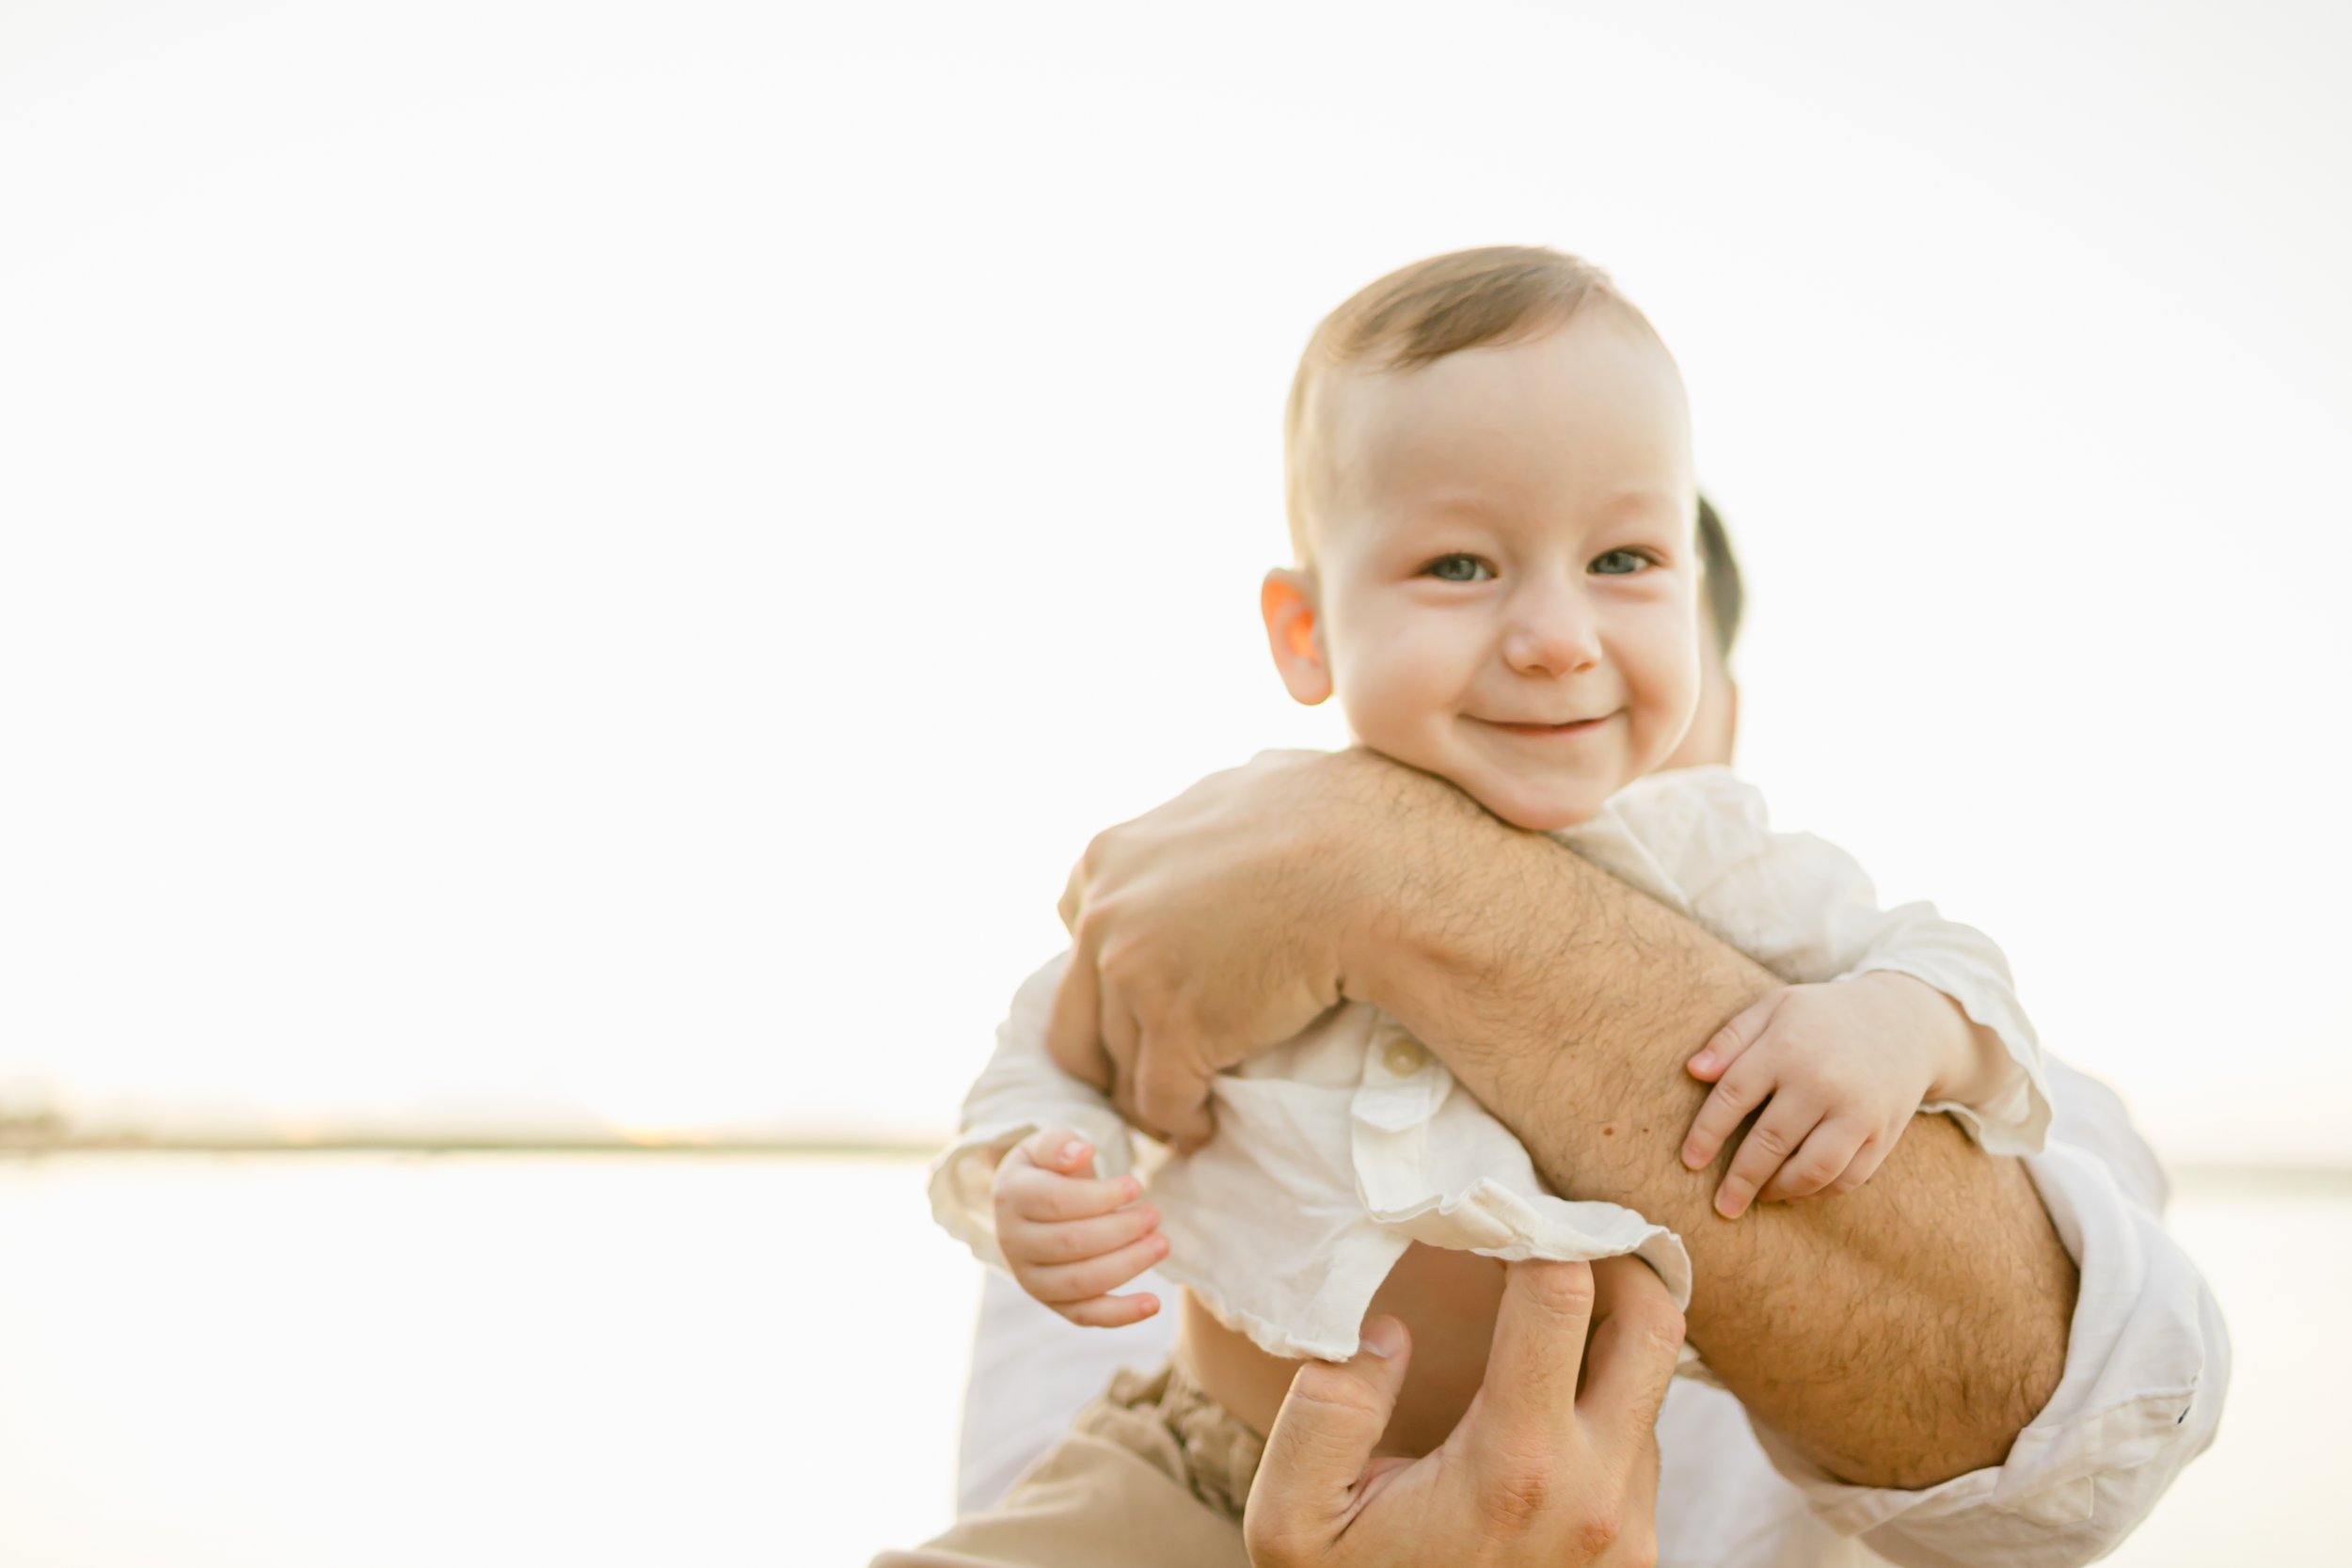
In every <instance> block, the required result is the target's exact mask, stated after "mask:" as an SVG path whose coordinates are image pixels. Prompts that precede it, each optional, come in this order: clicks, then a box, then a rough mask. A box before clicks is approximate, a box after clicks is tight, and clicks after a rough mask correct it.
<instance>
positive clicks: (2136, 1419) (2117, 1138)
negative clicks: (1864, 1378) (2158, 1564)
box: [1756, 1061, 2230, 1568]
mask: <svg viewBox="0 0 2352 1568" xmlns="http://www.w3.org/2000/svg"><path fill="white" fill-rule="evenodd" d="M2047 1067H2048V1069H2049V1070H2050V1073H2051V1077H2052V1080H2053V1082H2054V1084H2055V1085H2056V1086H2057V1088H2058V1095H2059V1101H2058V1117H2057V1125H2056V1126H2055V1128H2054V1130H2053V1132H2052V1135H2051V1138H2050V1143H2049V1147H2048V1148H2047V1149H2046V1150H2044V1151H2043V1152H2042V1154H2040V1155H2037V1156H2034V1157H2033V1158H2030V1159H2028V1160H2027V1161H2026V1171H2027V1173H2028V1174H2029V1175H2030V1176H2031V1177H2032V1179H2033V1183H2034V1186H2035V1188H2036V1190H2037V1191H2038V1192H2039V1193H2040V1194H2041V1196H2042V1203H2043V1205H2044V1206H2045V1207H2046V1208H2047V1209H2048V1210H2049V1213H2050V1218H2051V1221H2052V1223H2053V1224H2054V1225H2055V1226H2056V1227H2057V1230H2058V1238H2059V1240H2060V1241H2061V1242H2062V1243H2064V1244H2065V1246H2066V1250H2067V1251H2068V1252H2069V1253H2070V1254H2071V1255H2073V1257H2074V1261H2075V1263H2076V1264H2077V1266H2078V1267H2079V1268H2080V1270H2081V1285H2080V1289H2079V1291H2078V1293H2077V1295H2076V1298H2075V1307H2074V1322H2073V1324H2072V1326H2071V1328H2070V1330H2069V1334H2068V1338H2067V1347H2066V1370H2065V1371H2064V1373H2063V1374H2062V1375H2061V1376H2060V1378H2059V1381H2058V1389H2057V1391H2056V1392H2055V1393H2054V1394H2052V1395H2051V1398H2050V1402H2049V1404H2048V1405H2047V1406H2045V1407H2044V1408H2043V1409H2042V1413H2041V1414H2040V1415H2038V1416H2037V1417H2035V1418H2034V1419H2033V1420H2032V1422H2031V1423H2030V1424H2028V1425H2027V1426H2026V1429H2025V1431H2024V1432H2022V1433H2019V1434H2018V1438H2017V1441H2016V1443H2015V1444H2014V1445H2013V1446H2012V1447H2011V1448H2010V1452H2009V1457H2008V1458H2007V1460H2005V1461H2004V1462H2003V1463H2002V1464H2001V1465H1998V1466H1996V1467H1993V1468H1988V1469H1982V1470H1973V1471H1971V1472H1969V1473H1968V1474H1966V1475H1964V1476H1959V1477H1955V1478H1954V1479H1952V1480H1950V1481H1945V1482H1943V1483H1942V1484H1941V1485H1937V1486H1931V1487H1925V1488H1922V1489H1919V1490H1916V1491H1879V1490H1873V1489H1871V1488H1867V1487H1859V1486H1849V1485H1846V1484H1845V1483H1843V1482H1841V1481H1837V1480H1836V1479H1835V1478H1834V1477H1832V1476H1830V1475H1829V1474H1828V1473H1827V1472H1825V1471H1823V1470H1822V1469H1820V1467H1819V1466H1818V1465H1813V1464H1811V1463H1810V1462H1809V1461H1807V1460H1805V1459H1804V1457H1803V1456H1802V1455H1800V1454H1798V1453H1796V1452H1795V1451H1794V1450H1792V1449H1789V1448H1788V1445H1786V1444H1785V1443H1782V1442H1781V1441H1780V1440H1779V1439H1777V1438H1776V1437H1774V1436H1773V1434H1772V1433H1770V1432H1768V1431H1766V1430H1765V1429H1764V1428H1762V1427H1761V1426H1758V1427H1756V1437H1757V1440H1758V1441H1759V1442H1760V1443H1761V1444H1762V1445H1763V1448H1764V1451H1765V1453H1766V1454H1767V1455H1768V1456H1769V1457H1770V1458H1771V1460H1772V1465H1773V1466H1774V1468H1776V1469H1777V1470H1779V1472H1780V1473H1781V1475H1782V1476H1784V1477H1785V1478H1787V1479H1788V1481H1790V1482H1792V1483H1793V1484H1794V1485H1795V1486H1796V1487H1797V1488H1798V1489H1799V1490H1800V1491H1801V1492H1802V1493H1803V1494H1804V1497H1805V1500H1806V1502H1807V1504H1808V1505H1809V1506H1810V1507H1811V1508H1812V1510H1813V1512H1814V1513H1815V1514H1816V1515H1817V1516H1819V1517H1820V1519H1821V1520H1822V1521H1823V1522H1824V1523H1826V1524H1827V1525H1829V1526H1830V1527H1831V1528H1834V1529H1836V1530H1837V1531H1839V1532H1840V1533H1842V1534H1847V1535H1853V1536H1859V1537H1860V1538H1861V1539H1862V1541H1863V1542H1864V1543H1865V1544H1867V1545H1868V1546H1869V1547H1870V1549H1871V1550H1873V1551H1875V1552H1877V1553H1879V1554H1880V1555H1881V1556H1883V1557H1885V1558H1887V1559H1889V1560H1892V1561H1895V1562H1899V1563H1903V1564H1906V1565H1907V1568H1995V1565H2001V1568H2011V1565H2014V1568H2076V1565H2078V1564H2082V1563H2088V1562H2090V1561H2092V1560H2094V1559H2097V1558H2100V1557H2104V1556H2106V1554H2107V1553H2108V1552H2111V1551H2113V1550H2114V1549H2115V1548H2116V1547H2117V1546H2118V1545H2120V1544H2122V1541H2123V1538H2124V1537H2125V1536H2127V1535H2129V1534H2130V1533H2131V1532H2132V1530H2133V1529H2134V1528H2136V1527H2137V1525H2138V1524H2139V1523H2140V1521H2141V1520H2143V1519H2145V1518H2146V1517H2147V1516H2148V1514H2149V1512H2150V1511H2151V1510H2152V1509H2153V1508H2154V1507H2155V1505H2156V1501H2157V1499H2158V1498H2160V1497H2163V1496H2164V1493H2165V1490H2166V1489H2167V1488H2168V1487H2169V1486H2170V1485H2171V1484H2172V1481H2173V1478H2174V1477H2176V1476H2177V1475H2179V1474H2180V1472H2181V1469H2182V1467H2183V1466H2184V1465H2186V1464H2187V1463H2188V1462H2189V1461H2190V1460H2192V1459H2194V1458H2196V1457H2197V1456H2198V1455H2199V1454H2201V1453H2202V1452H2203V1451H2204V1450H2205V1449H2206V1448H2207V1447H2208V1446H2209V1445H2210V1444H2211V1443H2212V1442H2213V1437H2214V1433H2215V1430H2216V1428H2217V1426H2218V1425H2219V1423H2220V1419H2221V1405H2222V1401H2223V1397H2224V1396H2225V1395H2226V1394H2227V1393H2228V1391H2229V1383H2230V1339H2229V1332H2228V1330H2227V1328H2226V1327H2225V1326H2224V1325H2223V1323H2222V1320H2221V1310H2220V1306H2219V1304H2218V1303H2217V1301H2216V1300H2215V1299H2214V1295H2213V1291H2211V1290H2210V1289H2209V1288H2208V1287H2207V1286H2206V1284H2205V1282H2204V1280H2203V1279H2202V1278H2201V1277H2200V1276H2199V1275H2198V1273H2197V1270H2196V1268H2195V1267H2194V1266H2193V1265H2192V1264H2191V1263H2190V1262H2189V1260H2188V1259H2187V1258H2186V1256H2185V1255H2184V1254H2183V1253H2182V1251H2181V1249H2180V1247H2179V1246H2178V1245H2177V1244H2176V1243H2174V1242H2173V1241H2172V1239H2171V1237H2170V1236H2169V1235H2168V1234H2167V1233H2166V1231H2165V1229H2164V1225H2163V1219H2162V1214H2161V1209H2162V1205H2163V1201H2164V1196H2165V1194H2164V1180H2163V1175H2162V1171H2161V1169H2160V1168H2159V1167H2158V1165H2157V1164H2156V1161H2155V1157H2154V1156H2153V1154H2152V1153H2151V1152H2150V1151H2149V1149H2148V1146H2147V1145H2146V1144H2145V1143H2144V1142H2143V1141H2141V1139H2140V1138H2139V1136H2138V1134H2137V1132H2135V1131H2134V1130H2133V1128H2132V1126H2131V1123H2130V1120H2129V1118H2128V1117H2126V1116H2125V1114H2124V1112H2123V1108H2122V1102H2121V1101H2119V1100H2117V1099H2116V1097H2115V1095H2114V1094H2113V1092H2112V1091H2110V1090H2108V1089H2107V1088H2106V1086H2105V1085H2101V1084H2098V1083H2096V1082H2095V1081H2093V1080H2091V1079H2089V1078H2086V1077H2084V1076H2083V1075H2081V1074H2080V1073H2077V1072H2075V1071H2074V1070H2073V1069H2069V1068H2067V1067H2065V1066H2064V1065H2063V1064H2061V1063H2058V1062H2056V1061H2051V1062H2049V1063H2048V1064H2047Z"/></svg>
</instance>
